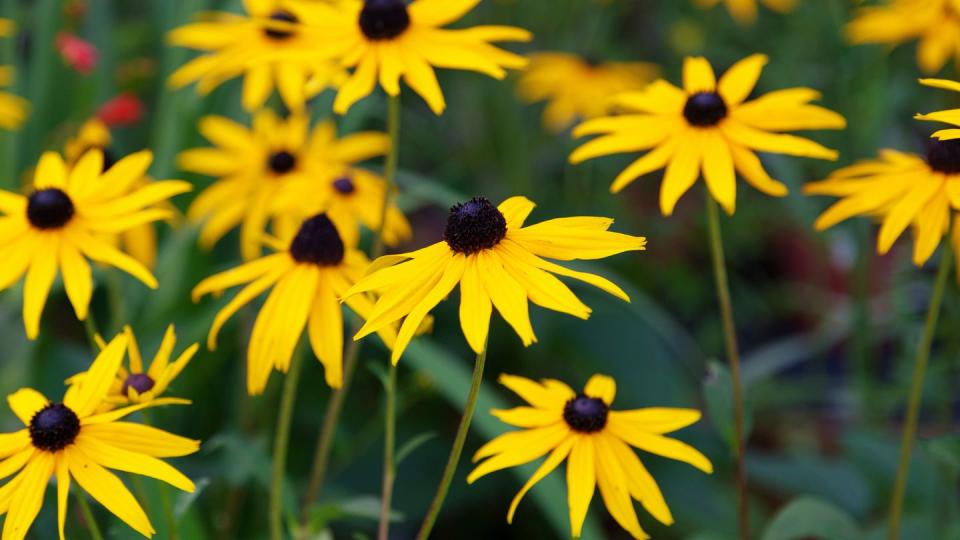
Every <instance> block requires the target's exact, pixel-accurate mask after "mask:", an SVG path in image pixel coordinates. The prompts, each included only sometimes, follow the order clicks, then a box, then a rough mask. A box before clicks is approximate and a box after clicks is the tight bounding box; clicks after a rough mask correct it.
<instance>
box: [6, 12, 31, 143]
mask: <svg viewBox="0 0 960 540" xmlns="http://www.w3.org/2000/svg"><path fill="white" fill-rule="evenodd" d="M16 29H17V28H16V24H15V23H14V22H13V21H11V20H10V19H0V37H10V36H12V35H13V34H14V32H16ZM12 82H13V67H11V66H0V87H5V86H10V83H12ZM29 110H30V102H29V101H27V100H25V99H23V98H22V97H20V96H15V95H13V94H11V93H9V92H0V127H2V128H4V129H17V128H19V127H20V126H21V125H22V124H23V121H24V120H26V119H27V113H28V112H29Z"/></svg>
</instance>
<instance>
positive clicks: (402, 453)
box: [395, 431, 437, 467]
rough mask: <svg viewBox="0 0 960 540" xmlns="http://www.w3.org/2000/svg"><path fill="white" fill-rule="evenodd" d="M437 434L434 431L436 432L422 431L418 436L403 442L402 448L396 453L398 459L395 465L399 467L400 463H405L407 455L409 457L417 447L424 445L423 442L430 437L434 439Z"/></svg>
mask: <svg viewBox="0 0 960 540" xmlns="http://www.w3.org/2000/svg"><path fill="white" fill-rule="evenodd" d="M436 436H437V434H436V433H434V432H432V431H428V432H426V433H421V434H419V435H417V436H416V437H413V438H412V439H410V440H408V441H407V442H405V443H403V445H401V446H400V448H399V449H397V454H396V457H395V459H396V465H395V466H396V467H399V466H400V464H401V463H403V460H404V459H406V458H407V457H409V456H410V454H412V453H413V451H414V450H416V449H417V448H420V446H422V445H423V443H425V442H427V441H429V440H430V439H433V438H434V437H436Z"/></svg>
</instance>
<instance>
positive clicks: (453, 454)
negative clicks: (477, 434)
mask: <svg viewBox="0 0 960 540" xmlns="http://www.w3.org/2000/svg"><path fill="white" fill-rule="evenodd" d="M486 362H487V347H486V345H484V347H483V352H481V353H480V354H478V355H477V360H476V363H475V364H474V366H473V380H472V381H471V383H470V393H469V394H467V403H466V405H465V406H464V408H463V417H462V418H461V419H460V427H459V428H457V436H456V438H454V440H453V448H452V449H451V450H450V458H449V459H448V460H447V466H446V467H445V468H444V469H443V476H442V477H441V479H440V485H439V486H438V487H437V493H436V495H434V497H433V502H432V503H430V509H429V510H428V511H427V517H426V518H424V520H423V524H422V525H420V532H419V533H417V540H427V538H429V537H430V531H431V530H432V529H433V525H434V524H435V523H436V521H437V516H439V515H440V508H441V507H442V506H443V500H444V499H445V498H446V497H447V491H449V489H450V483H451V482H452V481H453V475H454V473H455V472H456V471H457V463H459V461H460V454H462V453H463V445H464V443H465V442H466V440H467V431H469V429H470V421H471V420H473V412H474V410H475V409H476V408H477V396H479V394H480V383H482V382H483V365H484V364H485V363H486Z"/></svg>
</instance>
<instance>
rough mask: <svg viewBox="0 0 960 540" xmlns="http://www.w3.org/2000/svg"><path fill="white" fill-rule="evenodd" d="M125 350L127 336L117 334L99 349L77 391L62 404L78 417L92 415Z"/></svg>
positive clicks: (107, 388)
mask: <svg viewBox="0 0 960 540" xmlns="http://www.w3.org/2000/svg"><path fill="white" fill-rule="evenodd" d="M126 352H127V336H125V335H123V334H119V335H117V337H115V338H113V340H111V341H110V343H109V344H107V347H106V348H105V349H103V350H102V351H100V354H98V355H97V358H96V359H95V360H94V361H93V364H91V365H90V369H88V370H87V373H86V375H84V377H83V381H82V382H81V383H80V386H79V391H78V392H77V393H75V394H73V395H71V396H70V399H69V400H67V401H65V402H64V404H65V405H66V406H67V407H70V408H71V409H72V410H73V412H75V413H77V416H79V417H80V418H86V417H88V416H90V415H92V414H93V413H94V412H95V411H96V410H97V409H98V408H99V407H100V404H101V403H103V399H104V398H105V397H106V396H107V393H108V392H109V391H110V387H111V386H112V385H113V382H114V380H115V379H116V377H117V370H118V369H120V364H121V363H122V362H123V356H124V354H125V353H126Z"/></svg>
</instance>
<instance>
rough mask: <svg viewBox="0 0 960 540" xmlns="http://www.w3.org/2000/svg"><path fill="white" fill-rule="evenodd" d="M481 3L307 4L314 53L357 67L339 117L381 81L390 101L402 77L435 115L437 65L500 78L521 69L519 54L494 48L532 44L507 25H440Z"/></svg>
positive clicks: (338, 106)
mask: <svg viewBox="0 0 960 540" xmlns="http://www.w3.org/2000/svg"><path fill="white" fill-rule="evenodd" d="M479 3H480V0H414V1H413V2H411V3H410V4H409V5H408V4H407V3H406V2H405V1H404V0H341V1H339V2H332V3H324V2H315V3H314V4H312V6H311V8H310V9H311V10H312V11H313V12H314V14H313V19H312V20H315V21H316V24H317V26H318V30H319V31H318V32H317V39H318V40H321V41H322V43H318V46H317V48H318V54H320V55H321V56H323V57H332V58H335V59H337V60H338V61H339V62H340V63H341V64H342V65H344V66H346V67H350V68H355V69H354V71H353V73H352V74H351V75H350V77H349V78H348V79H347V81H346V82H344V83H343V85H341V86H340V89H339V91H338V93H337V98H336V101H335V102H334V105H333V108H334V110H335V111H336V112H337V113H340V114H343V113H345V112H347V110H349V109H350V107H351V106H352V105H353V104H354V103H356V102H357V101H358V100H360V99H362V98H363V97H365V96H367V95H369V94H370V92H372V91H373V89H374V87H375V86H376V84H377V82H378V81H379V84H380V86H381V87H382V88H383V89H384V91H386V93H387V94H389V95H391V96H396V95H398V94H399V93H400V79H401V78H402V79H403V80H404V81H405V82H406V83H407V85H409V86H410V88H412V89H413V90H414V91H415V92H416V93H418V94H420V96H421V97H422V98H423V99H424V100H425V101H426V102H427V104H428V105H429V106H430V108H431V109H432V110H433V112H434V113H436V114H441V113H442V112H443V110H444V108H446V102H445V101H444V97H443V91H442V90H441V88H440V84H439V83H438V82H437V77H436V74H435V73H434V68H435V67H438V68H447V69H462V70H469V71H476V72H478V73H483V74H485V75H489V76H490V77H494V78H496V79H503V78H504V77H506V73H507V72H506V70H505V69H519V68H522V67H524V66H525V65H526V63H527V60H526V59H525V58H523V57H522V56H519V55H516V54H513V53H511V52H508V51H505V50H503V49H500V48H498V47H496V46H494V45H493V43H496V42H501V41H529V40H530V39H531V35H530V33H529V32H527V31H526V30H523V29H521V28H514V27H511V26H475V27H472V28H463V29H447V28H442V27H443V26H446V25H448V24H451V23H454V22H456V21H458V20H460V19H461V18H463V17H464V16H465V15H466V14H467V13H468V12H469V11H470V10H472V9H473V8H474V7H476V5H477V4H479Z"/></svg>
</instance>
